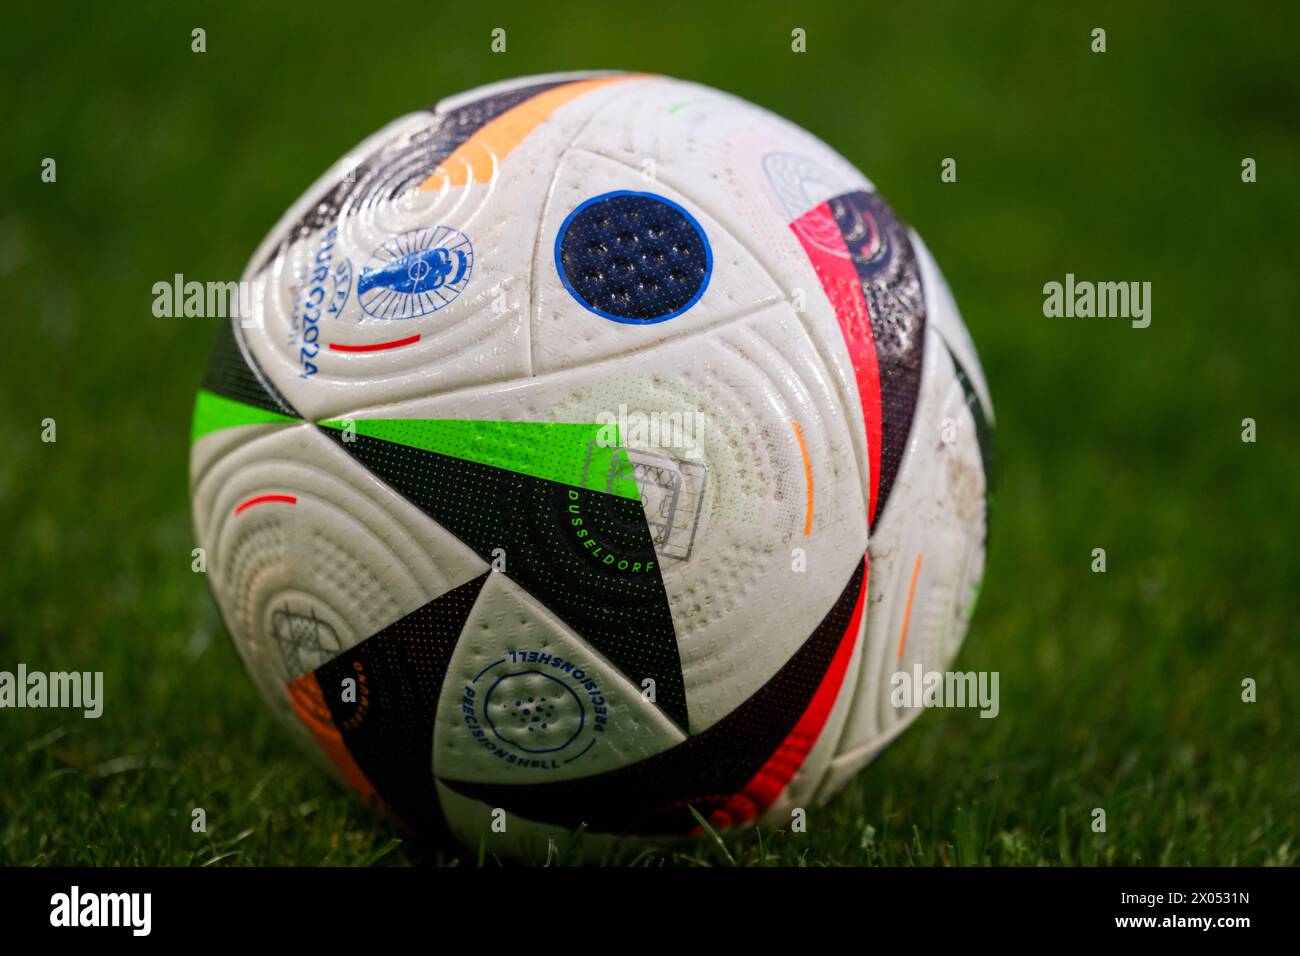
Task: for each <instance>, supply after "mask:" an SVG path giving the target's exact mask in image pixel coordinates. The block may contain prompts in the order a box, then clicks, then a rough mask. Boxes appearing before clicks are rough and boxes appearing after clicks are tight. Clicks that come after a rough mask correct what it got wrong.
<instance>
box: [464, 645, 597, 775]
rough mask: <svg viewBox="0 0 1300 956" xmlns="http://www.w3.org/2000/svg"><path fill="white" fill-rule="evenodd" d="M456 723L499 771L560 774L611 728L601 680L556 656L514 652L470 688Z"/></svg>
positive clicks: (481, 673)
mask: <svg viewBox="0 0 1300 956" xmlns="http://www.w3.org/2000/svg"><path fill="white" fill-rule="evenodd" d="M458 705H459V707H458V710H459V715H458V722H459V723H460V725H461V726H462V727H463V729H464V732H465V733H467V734H468V735H469V736H470V738H471V739H473V740H474V741H476V742H477V743H478V745H480V746H482V747H483V748H484V749H485V750H486V751H487V752H488V753H490V754H491V755H492V756H493V757H494V758H498V759H499V760H500V766H502V767H509V768H511V770H512V771H514V770H521V771H524V772H534V771H551V770H559V769H561V768H562V767H563V766H564V765H565V764H571V763H573V762H574V761H575V760H580V759H581V758H582V757H584V756H585V755H586V754H587V753H589V752H590V751H591V748H592V747H594V746H596V742H597V741H598V740H599V739H600V738H601V737H603V736H605V732H606V730H607V728H608V726H609V719H610V702H609V699H608V698H607V697H606V696H605V691H604V689H603V688H602V686H601V681H600V679H599V677H597V675H596V674H595V673H593V672H592V671H590V670H588V668H587V667H586V666H584V665H583V664H581V663H578V662H576V661H573V660H566V659H565V658H564V657H562V656H560V655H558V654H556V653H554V652H553V651H548V650H541V649H522V650H509V651H507V652H506V654H505V656H504V657H502V658H501V659H500V660H497V661H494V662H493V663H491V664H489V665H488V666H487V667H485V668H483V670H481V671H479V673H478V674H477V675H476V676H475V677H474V679H473V680H471V681H469V682H468V683H466V684H465V686H464V689H463V691H462V696H461V698H460V700H459V701H458Z"/></svg>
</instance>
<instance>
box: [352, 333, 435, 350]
mask: <svg viewBox="0 0 1300 956" xmlns="http://www.w3.org/2000/svg"><path fill="white" fill-rule="evenodd" d="M418 341H420V337H419V336H418V335H412V336H408V337H407V338H404V339H394V340H393V341H391V342H376V343H374V344H373V345H344V344H343V343H342V342H331V343H330V351H331V352H382V351H384V349H400V348H401V347H402V346H403V345H413V344H414V343H416V342H418Z"/></svg>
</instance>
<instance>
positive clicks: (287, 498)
mask: <svg viewBox="0 0 1300 956" xmlns="http://www.w3.org/2000/svg"><path fill="white" fill-rule="evenodd" d="M268 501H283V502H284V503H285V504H288V505H296V504H297V503H298V499H297V498H295V497H294V496H293V495H258V496H256V497H255V498H249V499H248V500H247V501H245V502H244V503H243V504H241V505H240V506H239V507H237V508H236V509H235V514H236V515H238V514H241V513H242V512H243V511H244V510H245V509H247V508H251V507H253V505H260V504H265V503H266V502H268Z"/></svg>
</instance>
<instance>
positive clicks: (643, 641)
mask: <svg viewBox="0 0 1300 956" xmlns="http://www.w3.org/2000/svg"><path fill="white" fill-rule="evenodd" d="M244 278H245V281H246V282H247V283H249V285H250V287H251V302H252V314H251V315H247V316H244V317H242V318H237V319H236V320H234V321H232V322H231V323H229V326H228V327H227V328H225V329H223V331H222V332H221V334H220V336H219V340H218V342H217V345H216V348H215V350H214V353H213V356H212V360H211V365H210V368H209V370H208V373H207V377H206V379H205V380H204V383H203V387H202V389H201V390H200V392H199V394H198V400H197V405H196V409H195V415H194V428H193V451H192V456H191V469H190V485H191V489H192V495H193V503H194V521H195V525H196V529H197V534H198V540H199V543H200V544H201V545H202V546H203V547H204V548H205V549H206V552H207V555H208V574H209V580H210V582H211V585H212V590H213V593H214V595H215V597H216V601H217V603H218V605H219V606H220V608H221V612H222V615H223V617H224V619H225V623H226V626H227V628H228V629H229V631H230V634H231V636H232V638H233V639H234V642H235V645H236V647H237V648H238V650H239V653H240V655H241V656H242V658H243V660H244V662H245V664H246V665H247V667H248V670H249V672H250V674H251V675H252V677H253V680H254V681H255V682H256V683H257V685H258V687H259V688H260V691H261V693H262V695H263V696H264V697H265V698H266V700H267V702H268V703H269V704H270V705H271V707H272V708H273V709H274V710H275V711H276V712H277V713H278V714H279V715H280V716H281V717H283V718H284V720H285V722H286V723H287V724H288V726H290V727H291V728H292V729H293V732H294V733H295V734H296V735H297V736H298V737H300V738H301V739H302V741H303V742H304V743H305V744H306V745H307V746H308V747H309V748H310V749H312V750H313V751H315V752H317V753H318V754H320V755H323V757H324V758H326V760H327V762H328V765H329V766H331V767H332V768H333V770H334V771H335V772H336V774H337V775H338V776H339V777H341V778H342V779H343V780H344V781H346V782H347V783H348V784H350V785H351V786H352V787H354V788H356V790H358V791H359V792H360V793H361V794H363V795H364V796H365V797H366V798H368V799H370V800H372V801H374V802H375V803H377V804H378V805H379V806H380V807H381V808H382V809H383V810H384V811H385V812H386V813H388V814H389V815H391V816H392V817H394V818H395V819H396V820H398V821H399V822H400V823H401V824H403V825H404V826H405V827H407V828H409V829H411V830H414V831H417V832H421V833H428V834H436V833H440V832H445V831H446V830H447V829H448V828H449V829H450V831H451V832H453V833H454V834H455V835H456V836H458V837H459V838H460V839H461V840H463V841H466V842H468V843H470V844H472V845H474V844H477V843H478V842H479V841H480V839H481V838H482V836H483V834H485V833H491V834H492V835H493V839H494V840H496V841H497V842H495V843H494V844H493V848H494V851H501V852H506V853H513V854H521V855H527V854H529V853H531V852H533V850H534V848H536V847H538V846H544V845H545V843H546V841H547V839H548V838H553V837H557V836H560V837H562V836H563V835H565V834H567V833H570V832H572V831H573V830H575V829H576V828H578V827H580V826H582V827H584V828H585V832H586V834H588V836H587V837H585V839H596V840H598V841H599V840H604V839H606V838H609V839H610V840H617V839H619V838H622V837H629V836H631V837H664V836H672V835H678V834H689V833H692V832H697V831H698V830H699V829H700V828H699V826H698V821H697V818H696V816H695V813H696V812H697V813H699V814H700V815H701V816H703V817H704V818H705V819H706V820H708V821H709V822H710V823H711V824H712V825H713V826H715V827H718V828H728V827H735V826H740V825H743V824H748V823H753V822H755V821H758V822H761V823H764V824H777V825H779V824H783V823H788V822H789V820H790V813H791V811H792V809H793V808H796V807H810V806H815V805H817V804H819V803H821V802H823V801H825V800H826V799H827V798H828V797H829V796H830V795H831V794H833V793H834V792H835V791H836V790H838V789H839V788H840V787H842V786H843V785H844V783H845V782H846V781H847V780H848V779H849V778H850V777H851V776H852V775H853V774H854V773H855V772H857V771H858V770H859V769H860V768H861V767H863V766H864V765H865V764H867V763H868V762H869V761H870V760H871V759H872V758H873V757H874V756H875V755H876V754H877V753H879V752H880V750H881V749H882V748H883V747H884V746H886V744H888V743H889V741H890V740H892V739H893V738H894V737H895V736H896V735H897V734H898V733H899V732H900V731H901V730H902V729H903V728H904V727H905V726H906V725H907V724H908V723H909V722H910V720H911V719H912V718H913V717H914V716H915V715H916V714H917V710H916V709H914V708H899V707H895V706H893V705H892V704H891V701H890V693H889V686H890V677H891V675H892V674H894V673H896V672H907V673H911V671H912V669H913V668H914V667H915V666H916V665H919V666H920V667H921V668H922V670H924V671H929V670H932V669H942V668H945V667H946V666H948V664H949V663H950V662H951V660H952V658H953V656H954V655H955V654H956V652H957V649H958V646H959V645H960V643H961V640H962V637H963V635H964V633H965V630H966V624H967V620H968V618H969V615H970V613H971V611H972V608H973V606H974V603H975V599H976V594H977V591H978V587H979V583H980V580H981V576H982V573H983V564H984V543H985V529H986V510H987V508H986V506H987V494H986V492H987V487H988V480H989V479H988V475H989V460H988V456H989V447H990V446H989V433H990V429H991V423H992V410H991V406H990V401H989V395H988V390H987V386H986V384H985V381H984V375H983V372H982V371H981V369H980V365H979V361H978V359H977V357H976V354H975V349H974V347H973V345H972V343H971V341H970V338H969V336H968V334H967V332H966V330H965V327H964V326H963V324H962V321H961V319H960V317H959V316H958V313H957V309H956V306H955V304H954V302H953V299H952V295H951V293H950V292H949V290H948V287H947V285H946V284H945V282H944V279H943V277H942V275H941V274H940V272H939V269H938V267H937V266H936V265H935V262H934V260H933V259H932V258H931V256H930V253H929V252H928V251H927V249H926V247H925V246H924V244H923V243H922V242H921V240H920V239H919V238H918V237H917V235H916V234H915V233H913V232H912V231H910V230H909V229H908V227H907V226H906V225H905V224H904V223H903V222H902V221H901V220H900V219H899V218H898V217H897V216H896V215H895V214H894V213H893V211H892V210H891V209H890V208H889V206H888V205H886V204H885V202H884V201H883V200H882V199H881V198H880V197H879V195H877V193H876V191H875V189H874V187H873V186H872V185H871V183H870V182H868V181H867V180H866V179H865V178H864V177H863V176H862V174H861V173H859V172H858V171H857V170H856V169H854V168H853V166H852V165H850V164H849V163H848V162H846V161H845V160H844V159H843V158H842V157H840V156H839V155H838V154H836V153H835V152H834V151H832V150H831V149H829V148H828V147H827V146H826V145H824V144H823V143H821V142H820V141H819V140H817V139H815V138H814V137H812V136H811V135H809V134H808V133H806V132H804V131H803V130H801V129H799V128H798V127H795V126H792V125H791V124H789V123H787V122H785V121H784V120H782V119H780V118H778V117H776V116H773V115H772V114H770V113H767V112H765V111H763V110H761V109H759V108H757V107H755V106H752V105H750V104H748V103H745V102H743V101H741V100H738V99H736V98H734V97H731V96H728V95H726V94H724V93H720V92H717V91H715V90H712V89H708V88H705V87H701V86H697V85H694V84H690V83H684V82H681V81H678V80H673V79H667V78H664V77H658V76H645V75H632V74H621V73H612V74H604V73H585V74H565V75H555V76H543V77H532V78H527V79H521V80H516V81H512V82H507V83H500V84H496V85H493V86H488V87H484V88H482V89H478V90H474V91H472V92H469V93H464V94H461V95H459V96H455V97H452V98H451V99H449V100H446V101H444V102H442V103H440V104H439V105H438V106H437V107H435V108H434V109H431V110H428V111H425V112H421V113H417V114H414V115H410V116H406V117H403V118H401V119H399V120H397V121H395V122H394V123H392V124H391V125H389V126H387V127H386V128H385V129H383V130H382V131H380V132H379V133H377V134H375V135H374V136H372V137H371V138H370V139H367V140H366V141H365V142H363V143H362V144H361V145H360V146H359V147H357V149H356V150H355V151H353V152H352V153H350V154H349V155H347V156H345V157H344V158H343V159H342V160H341V161H340V162H339V163H337V164H336V165H335V166H334V167H333V168H332V169H330V170H329V171H328V172H327V173H326V174H325V175H324V176H323V177H322V178H321V179H320V180H319V181H318V182H317V183H316V184H315V185H314V186H312V187H311V189H309V190H308V191H307V193H306V195H305V196H303V197H302V199H301V200H299V201H298V203H297V204H295V205H294V206H293V207H292V208H291V209H290V210H289V212H288V213H287V214H286V215H285V216H284V218H283V219H282V220H281V221H280V222H279V223H278V224H277V225H276V227H275V228H274V229H273V230H272V231H271V233H270V235H269V236H268V237H267V238H266V240H265V241H264V242H263V243H262V245H261V247H260V248H259V249H258V250H257V252H256V254H255V255H254V256H253V259H252V261H251V262H250V263H249V266H248V269H247V272H246V273H245V276H244ZM692 811H695V812H692ZM503 820H504V821H505V822H506V825H505V829H504V833H503V832H500V831H501V829H502V828H501V826H500V825H499V824H500V821H503ZM494 821H496V822H497V823H498V825H497V826H495V827H494V826H492V824H493V822H494Z"/></svg>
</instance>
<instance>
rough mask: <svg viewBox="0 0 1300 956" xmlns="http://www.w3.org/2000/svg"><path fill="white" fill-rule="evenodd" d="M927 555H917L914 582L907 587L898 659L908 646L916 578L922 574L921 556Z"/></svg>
mask: <svg viewBox="0 0 1300 956" xmlns="http://www.w3.org/2000/svg"><path fill="white" fill-rule="evenodd" d="M923 557H925V555H922V554H918V555H917V556H916V564H914V565H913V566H912V584H911V586H910V587H908V589H907V609H906V610H905V611H903V633H902V634H900V635H898V659H899V660H900V661H901V660H902V659H903V649H904V648H906V647H907V625H908V624H910V623H911V622H912V598H913V597H915V596H916V579H917V578H918V577H920V575H921V558H923Z"/></svg>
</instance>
